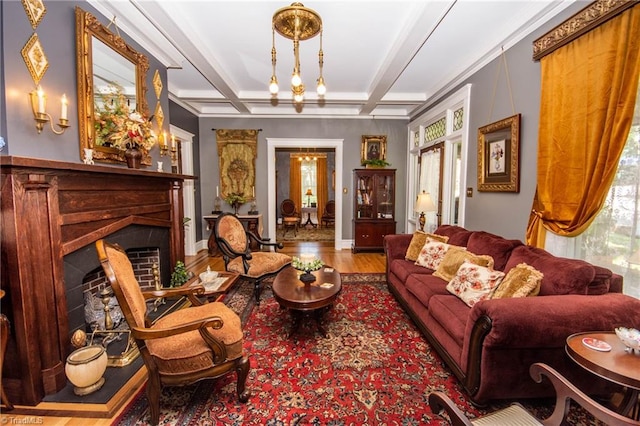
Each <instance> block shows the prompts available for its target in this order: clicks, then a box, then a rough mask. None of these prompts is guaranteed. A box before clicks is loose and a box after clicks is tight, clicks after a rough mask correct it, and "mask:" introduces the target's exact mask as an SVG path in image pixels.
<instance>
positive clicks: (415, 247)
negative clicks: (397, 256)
mask: <svg viewBox="0 0 640 426" xmlns="http://www.w3.org/2000/svg"><path fill="white" fill-rule="evenodd" d="M427 238H430V239H432V240H435V241H440V242H442V243H446V242H447V241H448V240H449V237H447V236H446V235H437V234H428V233H426V232H422V231H416V232H414V233H413V236H412V237H411V242H410V243H409V247H407V253H406V254H405V256H404V258H405V259H407V260H412V261H414V262H415V261H416V260H418V255H419V254H420V250H422V247H424V243H426V242H427Z"/></svg>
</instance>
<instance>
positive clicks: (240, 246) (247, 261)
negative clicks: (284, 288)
mask: <svg viewBox="0 0 640 426" xmlns="http://www.w3.org/2000/svg"><path fill="white" fill-rule="evenodd" d="M214 234H215V236H216V243H218V248H219V249H220V251H221V252H222V258H223V259H224V266H225V269H226V270H227V271H229V272H236V273H238V274H240V275H241V276H242V277H243V278H245V279H247V280H250V281H251V282H253V285H254V293H255V298H256V303H260V293H261V292H262V281H263V280H264V279H265V278H268V277H271V276H275V275H276V274H277V273H278V272H280V271H281V270H282V269H283V268H284V267H286V266H287V265H289V264H290V263H291V256H287V255H286V254H283V253H278V249H282V248H283V245H282V244H281V243H271V242H269V240H268V239H260V238H258V237H257V236H256V235H255V234H254V233H252V232H249V231H246V230H245V229H244V227H243V226H242V223H241V222H240V220H238V218H237V217H236V216H235V215H233V214H231V213H223V214H221V215H220V216H219V217H218V221H217V222H216V226H215V228H214ZM252 240H253V241H255V242H257V243H258V245H259V247H260V250H261V251H255V252H251V248H250V246H251V241H252ZM265 248H268V249H269V250H270V251H262V250H263V249H265ZM271 249H273V251H271Z"/></svg>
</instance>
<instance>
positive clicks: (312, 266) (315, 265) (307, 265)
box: [291, 256, 324, 271]
mask: <svg viewBox="0 0 640 426" xmlns="http://www.w3.org/2000/svg"><path fill="white" fill-rule="evenodd" d="M291 266H293V267H294V268H296V269H298V270H300V271H317V270H318V269H320V268H322V267H323V266H324V262H323V261H322V260H320V259H315V260H313V261H311V262H303V261H302V260H300V258H299V257H295V256H294V257H293V258H292V259H291Z"/></svg>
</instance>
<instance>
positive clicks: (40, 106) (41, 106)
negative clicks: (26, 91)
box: [36, 84, 44, 114]
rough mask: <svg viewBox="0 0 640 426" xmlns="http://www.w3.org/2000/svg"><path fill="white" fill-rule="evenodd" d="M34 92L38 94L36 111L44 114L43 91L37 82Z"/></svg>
mask: <svg viewBox="0 0 640 426" xmlns="http://www.w3.org/2000/svg"><path fill="white" fill-rule="evenodd" d="M36 93H37V94H38V113H39V114H44V91H43V90H42V87H41V86H40V85H39V84H38V88H37V90H36Z"/></svg>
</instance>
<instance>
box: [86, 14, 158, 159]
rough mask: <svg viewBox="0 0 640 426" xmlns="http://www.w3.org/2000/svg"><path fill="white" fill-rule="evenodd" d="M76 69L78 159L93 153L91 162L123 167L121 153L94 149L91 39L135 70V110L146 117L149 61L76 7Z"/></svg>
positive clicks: (117, 150) (91, 16) (94, 18)
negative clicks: (119, 164)
mask: <svg viewBox="0 0 640 426" xmlns="http://www.w3.org/2000/svg"><path fill="white" fill-rule="evenodd" d="M75 12H76V68H77V76H78V131H79V136H80V158H81V159H82V158H83V156H84V149H85V148H91V149H93V151H94V152H93V159H94V160H96V161H101V162H106V163H124V162H126V160H125V158H124V153H123V151H121V150H119V149H117V148H111V147H105V146H98V145H95V136H94V132H95V127H94V117H95V102H94V93H93V86H94V83H93V48H92V37H95V38H97V39H98V40H100V41H101V42H103V43H104V44H105V45H107V46H108V47H110V48H111V49H112V50H113V51H114V52H116V53H118V54H120V55H122V56H123V57H124V58H125V59H127V60H129V61H131V63H133V65H134V66H135V70H136V109H137V110H138V111H139V112H140V113H142V114H143V115H144V116H148V115H149V111H148V106H147V100H146V94H147V83H146V80H147V71H148V70H149V60H148V59H147V57H146V55H144V54H142V53H138V52H137V51H136V50H135V49H133V48H132V47H131V46H129V45H128V44H127V43H126V42H125V41H124V40H123V39H122V37H120V36H119V35H117V34H113V33H112V32H111V31H109V29H108V28H107V27H105V26H104V25H102V24H101V23H100V22H99V21H98V19H97V18H96V17H95V16H93V15H92V14H91V13H89V12H87V11H85V10H82V9H81V8H80V7H77V6H76V9H75ZM142 164H145V165H150V164H151V157H150V156H149V155H145V156H144V157H143V159H142Z"/></svg>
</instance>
